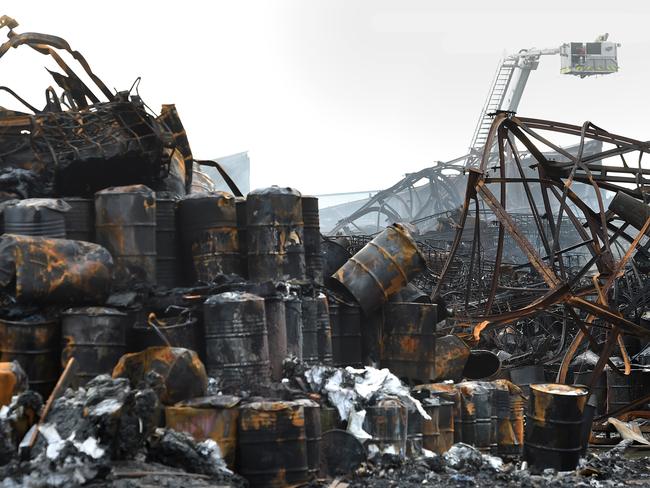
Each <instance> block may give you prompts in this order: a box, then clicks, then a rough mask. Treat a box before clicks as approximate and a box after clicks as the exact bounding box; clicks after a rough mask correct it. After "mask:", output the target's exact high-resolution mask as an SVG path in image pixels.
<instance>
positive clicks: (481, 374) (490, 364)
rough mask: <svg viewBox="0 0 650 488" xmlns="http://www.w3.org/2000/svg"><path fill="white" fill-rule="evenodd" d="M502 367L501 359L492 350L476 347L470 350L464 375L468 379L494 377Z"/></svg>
mask: <svg viewBox="0 0 650 488" xmlns="http://www.w3.org/2000/svg"><path fill="white" fill-rule="evenodd" d="M500 369H501V360H500V359H499V357H498V356H497V355H496V354H494V353H493V352H492V351H486V350H482V349H474V350H472V351H470V353H469V357H468V358H467V363H465V367H464V368H463V376H464V377H465V378H467V379H468V380H482V379H486V378H490V377H493V376H494V375H496V374H497V373H498V372H499V370H500Z"/></svg>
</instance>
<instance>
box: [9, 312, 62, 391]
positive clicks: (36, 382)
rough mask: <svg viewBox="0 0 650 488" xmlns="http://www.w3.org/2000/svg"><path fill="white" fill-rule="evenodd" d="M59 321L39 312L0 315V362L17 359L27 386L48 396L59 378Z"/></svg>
mask: <svg viewBox="0 0 650 488" xmlns="http://www.w3.org/2000/svg"><path fill="white" fill-rule="evenodd" d="M60 355H61V322H60V321H59V320H58V319H47V318H43V317H41V316H33V317H28V318H26V319H24V320H20V321H11V320H5V319H0V362H8V361H17V362H18V363H19V364H20V365H21V366H22V368H23V369H24V370H25V373H26V374H27V378H28V380H29V388H30V389H31V390H35V391H37V392H39V393H40V394H41V395H42V396H43V398H47V397H48V396H49V395H50V393H51V392H52V389H53V388H54V385H55V384H56V382H57V380H58V379H59V372H60V371H61V368H60V357H61V356H60Z"/></svg>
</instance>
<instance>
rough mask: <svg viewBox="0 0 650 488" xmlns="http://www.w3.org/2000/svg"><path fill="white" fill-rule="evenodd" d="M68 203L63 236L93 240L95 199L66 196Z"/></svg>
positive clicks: (76, 239) (78, 239) (87, 240)
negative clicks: (68, 207) (68, 208)
mask: <svg viewBox="0 0 650 488" xmlns="http://www.w3.org/2000/svg"><path fill="white" fill-rule="evenodd" d="M63 201H64V202H65V203H67V204H68V205H70V210H68V211H67V212H66V213H65V237H66V239H72V240H74V241H86V242H93V241H94V240H95V201H94V200H93V199H92V198H79V197H68V198H64V199H63Z"/></svg>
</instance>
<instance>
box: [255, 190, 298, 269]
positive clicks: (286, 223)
mask: <svg viewBox="0 0 650 488" xmlns="http://www.w3.org/2000/svg"><path fill="white" fill-rule="evenodd" d="M246 215H247V219H246V221H247V227H246V234H247V237H248V277H249V279H250V280H252V281H256V282H264V281H285V280H292V279H293V280H299V281H301V280H304V279H305V247H304V230H303V220H302V219H303V217H302V205H301V197H300V193H299V192H298V191H297V190H294V189H293V188H279V187H277V186H272V187H270V188H264V189H261V190H254V191H252V192H250V193H249V194H248V197H247V198H246Z"/></svg>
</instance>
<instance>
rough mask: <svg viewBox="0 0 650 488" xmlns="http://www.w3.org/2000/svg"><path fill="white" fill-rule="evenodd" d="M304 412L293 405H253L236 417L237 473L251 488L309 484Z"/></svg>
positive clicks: (243, 409) (256, 403)
mask: <svg viewBox="0 0 650 488" xmlns="http://www.w3.org/2000/svg"><path fill="white" fill-rule="evenodd" d="M307 459H308V457H307V442H306V433H305V410H304V407H302V406H301V405H299V404H296V403H295V402H255V403H250V404H248V405H244V406H243V407H241V408H240V413H239V440H238V452H237V465H238V469H237V472H238V473H239V474H240V475H242V476H243V477H244V478H246V479H247V480H248V482H249V483H250V486H251V488H257V487H260V488H262V487H269V488H283V487H286V486H296V485H300V484H303V483H306V482H307V481H308V480H309V470H308V469H309V468H308V464H307V463H308V461H307Z"/></svg>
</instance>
